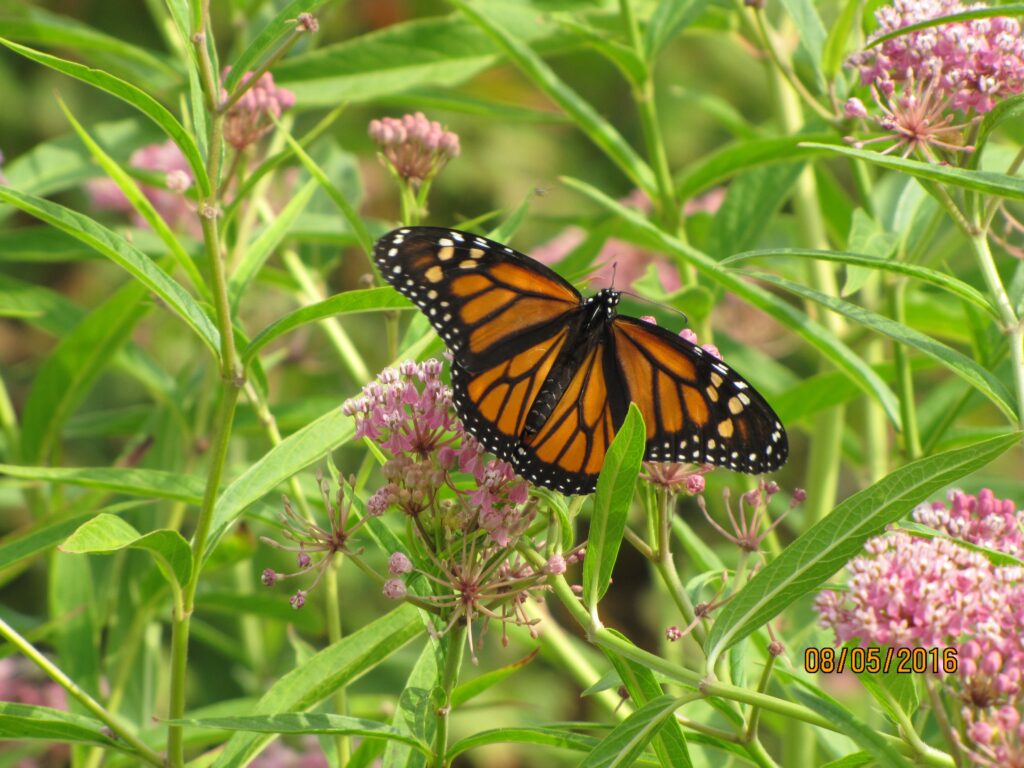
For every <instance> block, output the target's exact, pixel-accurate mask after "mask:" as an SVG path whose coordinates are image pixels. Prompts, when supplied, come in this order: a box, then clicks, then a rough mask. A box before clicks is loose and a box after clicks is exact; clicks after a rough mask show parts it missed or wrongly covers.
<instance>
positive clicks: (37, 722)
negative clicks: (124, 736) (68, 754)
mask: <svg viewBox="0 0 1024 768" xmlns="http://www.w3.org/2000/svg"><path fill="white" fill-rule="evenodd" d="M109 730H110V729H109V728H107V726H105V725H104V724H103V723H101V722H100V721H99V720H95V719H93V718H91V717H84V716H83V715H74V714H71V713H70V712H64V711H63V710H60V709H51V708H50V707H38V706H35V705H32V704H15V703H13V702H9V701H0V739H11V740H18V741H21V740H31V741H37V740H43V741H56V742H67V743H71V744H98V745H100V746H103V747H106V748H108V749H126V748H125V745H123V744H121V743H120V742H118V741H117V740H116V739H112V738H111V737H110V736H108V735H107V733H108V732H109Z"/></svg>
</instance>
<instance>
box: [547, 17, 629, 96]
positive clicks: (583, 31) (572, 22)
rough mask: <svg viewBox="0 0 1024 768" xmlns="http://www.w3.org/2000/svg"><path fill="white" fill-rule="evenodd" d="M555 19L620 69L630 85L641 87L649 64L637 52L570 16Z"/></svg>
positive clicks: (605, 33) (601, 30)
mask: <svg viewBox="0 0 1024 768" xmlns="http://www.w3.org/2000/svg"><path fill="white" fill-rule="evenodd" d="M554 18H555V21H557V22H558V23H559V24H561V25H562V26H563V27H565V28H566V29H570V30H572V31H573V32H574V33H575V34H577V35H579V37H580V39H581V40H584V41H585V42H586V43H587V44H588V45H590V46H591V47H592V48H593V49H594V50H595V51H597V52H598V53H599V54H601V55H602V56H604V57H605V58H606V59H607V60H608V61H609V62H610V63H611V64H612V66H614V67H616V68H618V70H619V72H620V73H621V74H622V76H623V77H624V78H625V80H626V82H628V83H629V84H630V85H632V86H634V87H635V86H639V85H640V84H641V83H643V82H644V80H645V79H646V78H647V63H646V62H645V61H644V60H643V59H641V58H640V55H639V54H638V53H637V52H636V51H634V50H633V49H632V48H630V47H629V46H626V45H623V44H622V43H620V42H619V41H618V40H615V39H614V38H612V37H611V36H610V35H609V34H608V32H606V31H605V30H603V29H598V28H596V27H592V26H590V25H589V24H584V23H583V22H580V21H578V20H576V19H575V18H574V17H573V16H571V15H569V14H559V15H557V16H555V17H554Z"/></svg>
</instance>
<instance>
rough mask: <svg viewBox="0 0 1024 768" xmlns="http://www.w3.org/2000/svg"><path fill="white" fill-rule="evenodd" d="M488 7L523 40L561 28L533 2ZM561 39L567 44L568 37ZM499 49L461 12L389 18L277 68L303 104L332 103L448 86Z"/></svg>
mask: <svg viewBox="0 0 1024 768" xmlns="http://www.w3.org/2000/svg"><path fill="white" fill-rule="evenodd" d="M491 13H492V14H493V15H495V16H497V17H498V18H500V20H501V23H502V25H503V26H504V27H505V28H506V29H508V30H510V31H511V33H512V34H515V35H516V36H517V37H519V38H520V39H523V40H529V41H531V42H539V41H542V40H551V39H552V38H554V37H555V33H557V32H559V29H558V28H557V27H556V26H555V25H553V24H551V23H549V22H547V21H546V20H545V19H543V16H542V14H541V13H540V11H539V9H538V8H537V7H535V6H532V7H531V6H530V5H528V4H513V3H493V4H492V6H491ZM561 37H562V39H561V40H554V41H553V42H556V43H564V42H565V40H564V38H565V35H564V34H562V35H561ZM499 56H500V52H499V51H498V49H497V48H496V47H495V45H494V43H493V42H491V41H490V40H489V39H488V38H487V36H486V35H484V34H483V33H482V32H481V31H480V30H479V29H475V28H474V27H472V26H470V25H468V24H466V20H465V18H463V17H462V16H461V15H460V14H458V13H453V14H449V15H447V16H435V17H431V18H425V19H415V20H412V21H406V22H401V23H398V24H391V25H389V26H387V27H385V28H383V29H379V30H376V31H374V32H370V33H369V34H365V35H361V36H359V37H357V38H354V39H352V40H346V41H345V42H343V43H336V44H334V45H328V46H324V47H323V48H319V49H317V50H315V51H311V52H309V53H304V54H300V55H298V56H292V57H289V58H287V59H285V60H284V61H281V62H279V63H277V64H275V66H274V79H275V80H276V81H277V82H279V83H280V84H282V85H285V86H287V87H288V88H289V89H290V90H291V91H293V92H294V93H295V98H296V104H297V106H298V107H300V108H316V107H333V106H335V105H336V104H338V103H339V102H343V101H344V102H349V103H352V102H362V101H368V100H372V99H379V98H381V97H383V96H394V95H395V94H404V93H407V92H409V91H411V90H413V89H416V88H423V87H451V86H455V85H458V84H460V83H463V82H465V81H466V80H469V79H470V78H472V77H474V76H475V75H477V74H479V73H480V72H482V71H483V70H485V69H487V68H488V67H491V66H493V65H494V64H495V63H496V62H497V61H498V59H499Z"/></svg>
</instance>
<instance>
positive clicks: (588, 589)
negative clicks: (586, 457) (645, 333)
mask: <svg viewBox="0 0 1024 768" xmlns="http://www.w3.org/2000/svg"><path fill="white" fill-rule="evenodd" d="M646 443H647V429H646V427H645V426H644V417H643V416H642V415H641V413H640V409H639V408H637V407H636V404H635V403H630V404H629V413H627V414H626V420H625V421H623V422H622V426H621V427H620V428H619V431H618V432H617V433H616V434H615V438H614V439H613V440H612V444H611V445H610V446H609V447H608V454H607V456H606V457H605V460H604V467H602V469H601V474H600V475H599V476H598V478H597V491H596V493H595V495H594V511H593V512H592V513H591V515H590V533H589V535H588V537H587V556H586V557H585V558H584V559H583V599H584V601H585V602H586V604H587V605H588V606H590V609H591V611H593V612H594V614H595V615H596V611H597V603H598V602H599V601H600V600H601V598H602V597H604V593H605V592H607V591H608V584H609V583H610V582H611V579H612V570H613V569H614V568H615V560H616V558H617V557H618V555H619V546H620V545H621V544H622V536H623V533H624V531H625V530H626V516H627V515H628V514H629V507H630V504H631V503H632V502H633V493H634V490H635V488H636V478H637V475H638V474H640V464H641V462H643V459H644V447H645V446H646Z"/></svg>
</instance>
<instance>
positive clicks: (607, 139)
mask: <svg viewBox="0 0 1024 768" xmlns="http://www.w3.org/2000/svg"><path fill="white" fill-rule="evenodd" d="M452 4H453V5H454V6H455V7H456V8H458V9H459V10H460V11H462V13H464V14H465V15H466V17H467V18H469V20H470V21H472V22H473V23H474V24H476V25H477V26H478V27H480V29H482V30H483V31H484V32H485V33H486V34H487V35H488V36H489V37H490V38H491V39H492V40H494V42H496V43H497V44H498V46H499V47H500V48H501V49H502V50H503V51H504V52H505V55H507V56H508V57H509V58H510V59H511V60H512V62H513V63H514V64H515V65H516V66H517V67H519V69H521V70H522V72H523V73H524V74H525V75H526V76H527V77H528V78H529V79H530V80H531V81H532V82H533V84H534V85H535V86H537V87H538V88H539V89H540V90H541V91H543V92H544V93H545V94H547V96H548V97H549V98H550V99H551V100H552V101H554V102H555V103H556V104H558V106H560V107H561V108H562V109H563V110H565V112H566V114H568V115H569V116H570V117H571V118H572V119H573V121H574V122H575V123H576V125H577V126H578V127H579V129H580V130H581V131H583V133H584V134H586V136H587V138H589V139H590V140H591V141H592V142H594V144H595V145H597V147H598V148H599V149H601V150H602V151H603V152H604V153H605V154H606V155H607V156H608V158H609V159H610V160H611V161H612V162H614V163H615V164H616V165H617V166H618V167H619V170H621V171H622V172H623V173H624V174H625V175H626V176H627V177H628V178H629V179H630V180H631V181H632V182H633V183H634V184H636V185H637V186H638V187H640V188H641V189H642V190H644V191H645V192H647V194H648V195H650V197H651V198H652V199H653V198H656V197H657V183H656V182H655V179H654V172H653V171H652V170H651V168H650V166H648V165H647V163H645V162H644V160H643V159H642V158H641V157H640V155H638V154H637V153H636V150H634V149H633V148H632V147H631V146H630V145H629V144H628V143H626V140H625V139H623V138H622V136H621V135H620V134H619V132H618V131H616V130H615V128H614V127H613V126H612V124H611V123H609V122H608V121H607V120H605V119H604V118H603V117H602V116H601V115H599V114H598V113H597V112H596V111H595V110H594V108H593V107H592V106H590V104H589V103H588V102H587V101H586V100H585V99H583V98H582V97H581V96H580V95H579V94H578V93H576V91H574V90H572V88H570V87H569V86H568V85H566V83H565V82H564V81H563V80H562V79H561V78H559V77H558V75H556V74H555V73H554V71H553V70H552V69H551V67H549V66H548V65H547V64H546V63H545V62H544V60H543V59H541V58H540V56H538V55H537V54H536V53H534V51H533V49H531V48H530V46H529V45H527V44H526V43H525V42H524V41H523V40H521V39H520V38H517V37H514V36H513V35H512V34H510V33H509V32H508V30H507V29H506V28H505V27H503V26H500V25H498V24H496V23H495V21H494V20H493V19H492V18H491V16H490V14H489V13H486V12H484V11H483V10H482V6H481V5H479V4H472V3H470V2H467V0H452Z"/></svg>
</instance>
